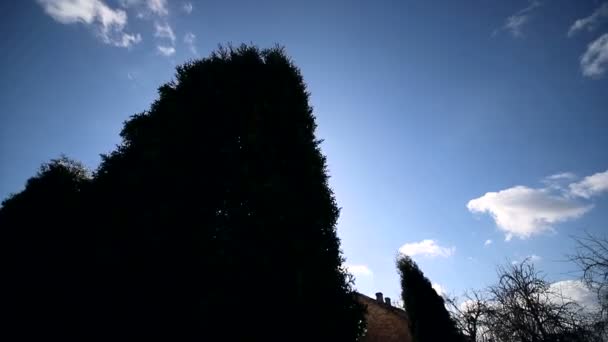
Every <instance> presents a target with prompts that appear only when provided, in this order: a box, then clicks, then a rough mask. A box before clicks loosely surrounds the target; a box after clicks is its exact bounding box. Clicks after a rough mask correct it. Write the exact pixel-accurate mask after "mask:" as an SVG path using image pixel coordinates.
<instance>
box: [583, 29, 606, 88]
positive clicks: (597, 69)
mask: <svg viewBox="0 0 608 342" xmlns="http://www.w3.org/2000/svg"><path fill="white" fill-rule="evenodd" d="M581 69H582V70H583V75H585V76H587V77H591V78H599V77H601V76H602V75H603V74H604V73H605V72H606V70H607V69H608V33H604V34H603V35H601V36H600V37H599V38H598V39H596V40H594V41H593V42H591V44H589V45H588V46H587V51H585V53H584V54H583V56H582V57H581Z"/></svg>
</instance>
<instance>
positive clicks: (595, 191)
mask: <svg viewBox="0 0 608 342" xmlns="http://www.w3.org/2000/svg"><path fill="white" fill-rule="evenodd" d="M0 10H1V11H0V13H3V14H4V16H3V20H2V24H1V27H2V29H3V30H2V31H3V32H4V34H5V37H4V38H3V39H2V40H0V51H2V54H0V60H1V63H0V71H1V75H2V77H0V88H1V90H2V91H1V92H0V198H2V199H4V198H6V197H7V196H8V195H9V194H10V193H13V192H18V191H20V190H21V189H23V187H24V185H25V181H26V180H27V179H28V178H29V177H30V176H32V175H34V174H35V172H36V170H37V168H38V167H39V166H40V164H41V163H43V162H45V161H48V160H49V159H51V158H54V157H57V156H59V155H60V154H62V153H63V154H65V155H67V156H69V157H71V158H74V159H77V160H80V161H82V162H83V163H85V164H86V165H87V166H88V167H90V168H92V169H94V168H95V167H96V166H97V165H98V163H99V161H100V157H99V154H100V153H107V152H109V151H111V150H112V149H113V148H114V147H115V146H116V144H118V143H119V142H120V138H119V132H120V129H121V126H122V123H123V121H124V120H126V119H127V118H128V117H129V116H130V115H133V114H135V113H139V112H142V111H144V110H146V109H147V108H149V106H150V104H151V103H152V101H153V100H154V99H155V98H156V96H157V95H156V89H157V88H158V87H159V86H160V85H161V84H163V83H164V82H168V81H170V80H171V79H172V77H173V74H174V69H175V66H177V65H179V64H181V63H183V62H185V61H188V60H191V59H193V58H199V57H204V56H207V55H208V54H209V53H210V52H211V51H213V50H214V49H215V48H217V46H218V44H220V43H223V44H225V43H230V42H231V43H233V44H240V43H243V42H244V43H254V44H257V45H258V46H260V47H271V46H273V45H274V44H280V45H284V46H285V47H286V49H287V53H288V54H289V55H290V56H292V57H293V60H294V62H295V63H296V65H298V66H299V67H300V68H301V71H302V73H303V75H304V78H305V81H306V82H307V84H308V87H309V91H310V92H311V101H312V105H313V106H314V111H315V115H316V117H317V123H318V125H319V127H318V130H317V135H318V137H319V138H321V139H324V142H323V144H322V149H323V152H324V153H325V154H326V155H327V158H328V164H329V165H328V169H329V172H330V174H331V186H332V188H333V189H334V191H335V194H336V198H337V201H338V204H339V206H340V207H341V208H342V211H341V217H340V221H339V227H338V231H339V236H340V238H341V240H342V249H343V252H344V255H345V257H346V262H345V265H346V267H348V268H349V269H350V271H351V272H352V273H354V275H355V277H356V288H357V289H358V290H359V291H361V292H363V293H366V294H368V295H372V294H373V293H374V292H376V291H382V292H384V293H385V295H387V296H390V297H393V298H396V297H398V295H399V282H398V276H397V273H396V269H395V258H396V256H397V255H398V253H406V254H409V255H412V256H413V258H414V259H415V260H416V261H417V262H418V263H419V265H420V266H421V268H422V270H423V271H424V272H425V274H426V275H427V276H428V277H429V278H430V279H431V281H432V282H433V283H434V284H435V286H436V288H437V289H441V291H444V292H447V293H451V294H459V293H461V292H462V291H463V290H466V289H469V288H483V287H485V286H487V285H489V284H490V283H492V282H493V281H494V280H495V278H496V272H495V269H496V266H497V265H498V264H509V263H512V262H521V261H522V260H523V259H525V258H530V260H531V261H533V262H534V263H535V264H536V265H537V266H538V267H539V268H540V269H541V270H543V271H544V272H545V274H546V276H547V279H549V280H550V281H553V282H558V281H567V280H576V279H578V278H577V277H578V274H577V273H576V267H575V266H574V265H573V264H571V263H569V262H567V261H566V260H567V255H568V253H572V252H573V247H574V241H573V239H572V237H573V236H580V235H582V234H584V233H585V232H589V233H592V234H606V233H607V232H608V2H606V1H592V0H552V1H550V0H539V1H528V0H518V1H503V0H464V1H452V0H443V1H438V0H403V1H327V0H324V1H314V0H309V1H266V0H258V1H178V0H175V1H172V0H114V1H113V0H54V1H52V0H38V1H34V0H28V1H2V2H0ZM561 284H562V285H565V286H566V287H568V286H570V285H571V286H570V288H568V290H569V291H571V293H573V295H574V296H579V297H581V296H584V294H583V293H582V291H584V290H583V289H582V287H578V286H577V283H576V282H574V281H572V282H564V283H561ZM581 298H582V297H581Z"/></svg>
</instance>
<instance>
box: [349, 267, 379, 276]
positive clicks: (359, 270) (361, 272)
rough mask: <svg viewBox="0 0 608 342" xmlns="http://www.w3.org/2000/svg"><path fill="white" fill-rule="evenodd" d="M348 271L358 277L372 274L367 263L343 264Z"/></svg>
mask: <svg viewBox="0 0 608 342" xmlns="http://www.w3.org/2000/svg"><path fill="white" fill-rule="evenodd" d="M344 267H345V268H346V270H347V271H348V273H350V274H352V275H354V276H359V277H371V276H373V275H374V273H373V272H372V270H371V269H370V268H369V267H367V265H346V266H344Z"/></svg>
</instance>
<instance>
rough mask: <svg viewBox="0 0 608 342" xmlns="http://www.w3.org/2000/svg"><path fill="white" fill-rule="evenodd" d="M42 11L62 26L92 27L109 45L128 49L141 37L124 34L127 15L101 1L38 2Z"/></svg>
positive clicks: (40, 0)
mask: <svg viewBox="0 0 608 342" xmlns="http://www.w3.org/2000/svg"><path fill="white" fill-rule="evenodd" d="M38 3H39V4H40V5H41V6H42V8H43V9H44V11H45V12H46V13H47V14H48V15H50V16H51V17H52V18H53V19H55V20H56V21H58V22H60V23H62V24H73V23H82V24H85V25H90V26H93V27H94V29H95V31H96V33H97V34H98V35H99V37H100V38H101V40H102V41H103V42H104V43H106V44H110V45H114V46H119V47H130V46H131V45H133V44H137V43H139V42H140V41H141V35H139V34H129V33H125V32H124V28H125V26H126V25H127V13H126V12H125V11H123V10H121V9H112V8H110V7H109V6H108V5H106V4H105V3H104V2H103V1H101V0H38Z"/></svg>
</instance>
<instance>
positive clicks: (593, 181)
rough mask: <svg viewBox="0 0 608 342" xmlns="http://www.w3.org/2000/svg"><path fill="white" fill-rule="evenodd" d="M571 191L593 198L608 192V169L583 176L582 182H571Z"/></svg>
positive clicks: (574, 193) (576, 194) (580, 195)
mask: <svg viewBox="0 0 608 342" xmlns="http://www.w3.org/2000/svg"><path fill="white" fill-rule="evenodd" d="M570 192H571V193H572V194H573V195H575V196H579V197H583V198H591V197H592V196H596V195H599V194H601V193H603V192H608V170H606V171H604V172H598V173H596V174H593V175H591V176H587V177H585V178H583V180H581V181H580V182H576V183H572V184H570Z"/></svg>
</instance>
